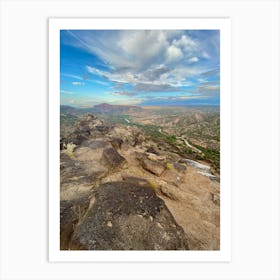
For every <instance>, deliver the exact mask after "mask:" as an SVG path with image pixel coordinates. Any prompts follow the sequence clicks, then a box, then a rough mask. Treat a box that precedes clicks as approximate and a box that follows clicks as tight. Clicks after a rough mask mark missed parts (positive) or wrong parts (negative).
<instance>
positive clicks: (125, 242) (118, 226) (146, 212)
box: [70, 182, 189, 250]
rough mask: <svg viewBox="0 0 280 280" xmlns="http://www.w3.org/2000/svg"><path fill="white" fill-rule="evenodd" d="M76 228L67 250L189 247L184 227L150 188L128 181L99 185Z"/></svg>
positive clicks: (170, 248)
mask: <svg viewBox="0 0 280 280" xmlns="http://www.w3.org/2000/svg"><path fill="white" fill-rule="evenodd" d="M91 204H92V207H91V208H90V210H89V211H88V212H87V214H86V216H85V217H84V218H83V221H82V222H81V223H80V224H79V225H78V226H77V227H76V230H75V232H74V234H73V238H72V242H71V246H70V249H74V250H75V249H76V250H188V248H189V247H188V242H187V239H186V235H185V233H184V231H183V229H182V228H181V227H180V226H179V225H178V224H177V223H176V221H175V219H174V218H173V216H172V214H171V213H170V211H169V210H168V208H167V207H166V205H165V203H164V201H163V200H162V199H160V198H159V197H157V196H156V194H155V192H154V190H153V189H152V188H149V187H144V186H140V185H136V184H133V183H130V182H111V183H105V184H103V185H101V186H100V187H99V188H98V189H97V190H96V191H95V194H94V198H93V200H91Z"/></svg>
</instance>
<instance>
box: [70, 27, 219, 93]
mask: <svg viewBox="0 0 280 280" xmlns="http://www.w3.org/2000/svg"><path fill="white" fill-rule="evenodd" d="M67 32H68V35H69V36H70V38H72V39H73V40H74V42H73V40H72V41H71V40H70V41H71V42H70V44H72V45H75V46H76V47H78V48H83V49H85V50H86V51H87V52H89V53H92V54H94V56H95V57H98V58H99V59H100V61H101V62H102V63H103V67H97V66H96V65H91V64H90V63H89V64H88V65H86V71H87V72H88V73H89V76H90V78H92V77H93V79H89V78H87V79H86V80H87V81H93V82H94V81H96V83H97V81H98V82H99V83H105V84H106V83H107V85H108V83H113V85H112V84H111V85H112V86H113V87H114V89H115V93H116V94H118V93H127V94H132V93H133V92H134V91H139V92H149V91H155V92H160V91H162V92H168V91H170V92H176V91H181V90H182V89H181V87H188V86H191V85H192V83H193V80H195V79H196V80H197V79H198V78H201V79H203V78H204V79H205V78H207V77H209V76H211V75H217V72H215V71H219V69H217V70H216V69H214V70H211V69H213V66H212V65H210V64H209V65H208V64H206V65H203V64H202V63H203V62H205V63H206V62H207V63H209V61H210V62H211V63H212V56H213V51H212V49H211V48H213V49H215V51H216V48H218V46H219V42H218V39H217V38H218V37H217V36H216V35H215V33H213V34H214V35H215V36H214V35H213V39H211V42H210V43H209V46H210V47H211V48H210V47H209V46H208V44H207V42H208V41H209V40H208V41H207V40H206V39H205V33H203V32H202V33H196V36H193V35H192V34H194V32H195V31H193V32H189V33H188V32H186V31H183V30H122V31H114V30H112V31H110V30H106V31H102V30H98V31H96V30H95V31H92V30H82V31H81V30H80V31H75V30H71V31H67ZM202 58H204V59H202ZM92 75H93V76H92ZM94 76H98V79H97V78H94ZM100 78H102V79H104V80H105V82H103V81H100ZM82 79H83V78H82ZM106 81H107V82H106ZM75 83H76V85H78V82H75ZM126 84H129V85H130V86H131V88H132V92H130V91H125V87H124V85H126ZM198 89H199V87H198ZM198 89H197V90H198ZM207 90H208V91H210V90H211V89H210V88H209V89H207ZM123 95H125V94H123ZM127 96H130V95H127ZM131 96H132V95H131Z"/></svg>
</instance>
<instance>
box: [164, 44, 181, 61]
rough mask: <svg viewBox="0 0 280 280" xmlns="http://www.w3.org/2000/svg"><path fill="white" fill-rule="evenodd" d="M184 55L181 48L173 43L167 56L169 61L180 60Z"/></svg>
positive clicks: (168, 49) (167, 51)
mask: <svg viewBox="0 0 280 280" xmlns="http://www.w3.org/2000/svg"><path fill="white" fill-rule="evenodd" d="M182 57H183V53H182V51H181V49H180V48H177V47H175V46H174V45H171V46H169V47H168V48H167V50H166V58H167V61H168V62H173V61H176V60H179V59H181V58H182Z"/></svg>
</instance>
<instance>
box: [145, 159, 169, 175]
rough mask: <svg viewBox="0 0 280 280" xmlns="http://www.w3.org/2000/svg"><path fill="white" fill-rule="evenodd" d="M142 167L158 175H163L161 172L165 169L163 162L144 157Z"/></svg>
mask: <svg viewBox="0 0 280 280" xmlns="http://www.w3.org/2000/svg"><path fill="white" fill-rule="evenodd" d="M142 167H143V168H144V169H146V170H147V171H149V172H151V173H153V174H155V175H157V176H158V177H159V176H161V174H162V173H163V171H164V170H165V167H164V165H163V164H161V163H159V162H156V161H153V160H150V159H144V160H143V162H142Z"/></svg>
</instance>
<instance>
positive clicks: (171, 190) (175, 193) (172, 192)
mask: <svg viewBox="0 0 280 280" xmlns="http://www.w3.org/2000/svg"><path fill="white" fill-rule="evenodd" d="M160 191H161V193H162V194H163V195H164V196H166V197H168V198H170V199H171V200H175V201H178V200H180V198H181V195H180V191H179V190H178V188H176V187H174V186H172V185H167V184H164V185H161V186H160Z"/></svg>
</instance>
